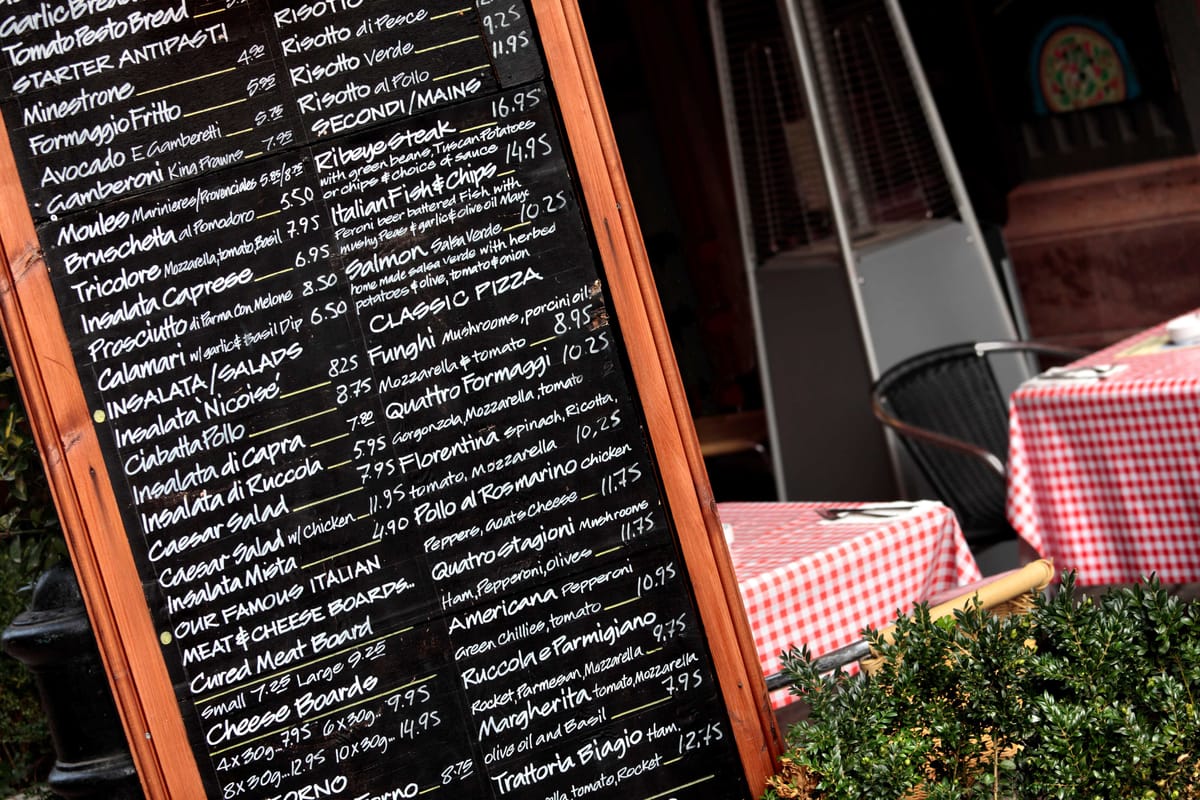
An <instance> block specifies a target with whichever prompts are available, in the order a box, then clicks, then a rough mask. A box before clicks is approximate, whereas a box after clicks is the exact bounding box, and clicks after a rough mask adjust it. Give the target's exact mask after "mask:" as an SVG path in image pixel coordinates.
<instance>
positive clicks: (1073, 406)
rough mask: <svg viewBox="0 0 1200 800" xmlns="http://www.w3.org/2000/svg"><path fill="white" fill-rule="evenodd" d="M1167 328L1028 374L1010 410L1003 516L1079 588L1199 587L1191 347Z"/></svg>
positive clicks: (1199, 390)
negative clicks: (1072, 375)
mask: <svg viewBox="0 0 1200 800" xmlns="http://www.w3.org/2000/svg"><path fill="white" fill-rule="evenodd" d="M1164 329H1165V325H1160V326H1158V327H1156V328H1152V329H1150V330H1148V331H1145V332H1143V333H1141V334H1138V335H1137V336H1134V337H1131V338H1130V339H1126V340H1125V341H1122V342H1118V343H1117V344H1115V345H1113V346H1111V347H1109V348H1106V349H1104V350H1101V351H1099V352H1097V353H1094V354H1092V355H1090V356H1088V357H1087V358H1084V359H1081V360H1080V361H1078V362H1076V364H1075V365H1072V366H1077V365H1078V366H1084V365H1096V364H1112V365H1116V366H1118V368H1119V371H1115V372H1113V373H1112V374H1111V375H1108V376H1106V377H1104V378H1103V379H1082V380H1081V379H1058V380H1047V379H1045V378H1034V379H1032V380H1030V381H1026V382H1025V383H1024V384H1022V385H1021V386H1020V387H1019V388H1018V389H1017V391H1016V392H1014V393H1013V396H1012V400H1011V404H1010V409H1009V412H1010V415H1009V420H1010V443H1009V458H1008V468H1009V486H1008V518H1009V521H1010V522H1011V523H1012V525H1013V527H1014V528H1015V529H1016V531H1017V533H1019V534H1020V536H1021V537H1022V538H1023V539H1024V540H1025V541H1026V542H1028V543H1029V544H1030V545H1031V546H1032V547H1033V548H1034V549H1035V550H1037V551H1038V553H1040V554H1041V555H1042V556H1044V557H1046V558H1050V559H1053V561H1054V566H1055V569H1056V570H1058V571H1062V570H1067V569H1070V570H1075V571H1076V573H1077V578H1076V580H1077V582H1078V583H1079V584H1081V585H1094V584H1105V583H1127V582H1132V581H1136V580H1139V579H1141V578H1143V577H1145V576H1146V575H1148V574H1149V573H1151V572H1155V573H1157V574H1158V577H1159V578H1160V579H1161V580H1162V581H1163V582H1165V583H1188V582H1194V581H1200V347H1194V346H1193V347H1178V346H1172V345H1170V344H1168V343H1167V342H1166V336H1165V333H1164Z"/></svg>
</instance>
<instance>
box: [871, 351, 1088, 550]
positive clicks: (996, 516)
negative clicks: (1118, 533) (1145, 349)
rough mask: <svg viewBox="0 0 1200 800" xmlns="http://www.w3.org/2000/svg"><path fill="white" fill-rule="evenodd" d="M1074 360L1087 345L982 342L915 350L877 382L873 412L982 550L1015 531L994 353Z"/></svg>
mask: <svg viewBox="0 0 1200 800" xmlns="http://www.w3.org/2000/svg"><path fill="white" fill-rule="evenodd" d="M1001 353H1010V354H1012V353H1015V354H1022V353H1023V354H1027V355H1029V356H1041V357H1046V358H1050V359H1053V360H1054V361H1056V362H1063V361H1070V360H1074V359H1076V358H1080V357H1082V356H1083V355H1085V354H1086V353H1085V351H1082V350H1076V349H1073V348H1068V347H1060V346H1057V345H1048V344H1040V343H1036V342H976V343H966V344H957V345H950V346H949V347H941V348H938V349H936V350H931V351H929V352H926V353H921V354H919V355H916V356H913V357H912V358H909V359H906V360H905V361H902V362H900V363H899V364H896V365H895V366H893V367H892V368H891V369H889V370H887V371H886V372H885V373H884V374H883V375H881V376H880V378H879V380H878V381H876V382H875V386H874V387H873V389H872V392H871V404H872V408H873V410H874V412H875V416H876V417H877V418H878V419H879V421H880V422H882V423H883V424H884V425H885V426H887V427H888V428H890V429H891V430H893V431H895V432H896V433H897V434H898V435H899V437H900V440H901V441H902V442H903V443H904V446H905V449H906V450H907V452H908V453H909V454H910V455H911V456H912V458H913V461H915V462H916V464H917V467H918V468H919V469H920V470H921V473H922V474H923V475H924V476H925V478H926V480H928V482H929V484H930V485H931V486H932V487H933V489H934V491H935V492H937V494H938V497H939V499H941V501H942V502H944V503H945V504H946V505H947V506H949V507H950V508H951V509H953V510H954V512H955V514H956V515H957V516H958V521H959V524H960V525H961V526H962V529H963V533H964V535H965V536H966V538H967V542H968V544H970V546H971V549H972V550H973V551H975V552H976V553H977V554H978V553H980V552H982V551H983V550H986V549H987V548H989V547H991V546H992V545H994V544H997V543H999V542H1002V541H1005V540H1008V539H1012V538H1014V537H1015V534H1014V533H1013V530H1012V528H1011V527H1010V526H1009V524H1008V521H1007V520H1006V518H1005V514H1004V501H1005V460H1006V458H1007V455H1008V397H1007V396H1005V394H1004V393H1003V392H1002V391H1001V389H1000V386H999V384H998V383H997V381H996V377H995V374H994V372H993V364H992V362H991V361H990V358H991V357H992V356H994V355H997V354H1001Z"/></svg>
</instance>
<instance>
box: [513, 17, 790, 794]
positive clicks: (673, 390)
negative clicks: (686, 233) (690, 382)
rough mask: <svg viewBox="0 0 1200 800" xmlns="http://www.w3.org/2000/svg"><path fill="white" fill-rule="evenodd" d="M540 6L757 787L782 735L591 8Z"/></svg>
mask: <svg viewBox="0 0 1200 800" xmlns="http://www.w3.org/2000/svg"><path fill="white" fill-rule="evenodd" d="M532 6H533V9H534V15H535V17H536V18H537V21H538V27H539V29H540V31H541V32H542V35H541V39H542V45H543V48H544V49H545V52H546V61H547V64H548V66H549V69H550V74H551V80H552V83H553V85H554V89H555V93H556V94H557V95H558V97H559V99H560V113H561V114H562V117H563V123H564V126H565V128H566V133H567V138H568V140H569V142H570V145H571V150H572V152H573V154H574V157H575V165H576V168H577V170H578V172H579V178H580V183H581V185H582V187H583V192H584V195H585V199H586V201H587V202H586V205H587V211H588V214H589V215H590V217H591V223H592V227H593V230H594V231H595V233H596V238H597V243H598V245H599V249H600V255H601V260H602V261H603V262H604V271H605V274H606V276H607V277H608V280H609V286H610V289H611V291H612V298H611V299H612V303H613V306H614V308H615V309H616V312H617V316H618V318H619V319H620V321H621V332H622V337H623V338H624V340H625V344H626V347H627V349H628V350H629V352H631V353H634V352H636V353H637V354H638V355H639V357H638V358H632V357H631V358H630V361H631V365H632V371H633V374H634V381H635V383H636V384H637V389H638V394H639V395H640V397H641V400H642V405H643V408H644V410H645V413H646V420H647V425H648V428H649V432H650V438H651V441H652V442H653V445H654V451H655V453H656V455H657V457H658V461H659V464H660V467H661V473H662V479H663V485H664V490H665V491H666V494H667V497H668V500H669V502H670V504H671V509H672V515H673V517H674V519H675V523H676V527H677V529H678V531H679V535H680V540H681V546H682V549H683V551H684V558H685V561H686V562H687V567H688V572H689V574H690V575H691V578H692V585H693V587H694V590H695V592H696V599H697V603H698V605H699V607H700V614H701V618H702V620H703V622H704V625H705V629H706V631H707V632H708V638H709V642H710V645H712V647H713V657H714V663H715V666H716V669H717V673H718V679H719V680H720V681H721V684H722V689H723V693H724V696H725V701H726V705H727V707H728V710H729V713H730V717H731V721H732V723H733V725H734V728H735V730H734V734H735V737H736V739H737V743H738V749H739V752H740V754H741V757H742V763H743V766H744V768H745V770H746V775H747V779H748V781H749V783H750V788H751V791H752V792H753V793H754V794H755V795H756V796H757V795H759V794H761V792H762V789H763V787H764V785H765V782H766V778H767V777H768V776H770V775H771V774H773V773H774V769H775V759H776V757H777V756H778V754H779V753H780V752H781V749H782V743H781V741H780V738H779V733H778V728H777V725H776V723H775V719H774V715H773V713H772V712H771V709H770V703H769V700H768V697H767V691H766V684H765V681H764V678H763V676H762V673H761V670H760V668H759V661H758V656H757V651H756V650H755V649H754V644H753V636H752V634H751V632H750V630H749V626H748V623H747V622H746V616H745V612H744V609H743V606H742V601H741V594H740V592H739V591H738V588H737V581H736V577H735V576H734V573H733V569H732V565H731V563H730V561H729V556H728V551H727V548H726V545H725V541H724V538H723V533H722V532H721V527H720V524H719V521H718V520H717V517H716V513H715V503H714V502H713V499H712V493H711V490H710V489H709V487H708V480H707V474H706V472H705V469H704V465H703V458H702V456H701V455H700V448H699V444H698V442H697V441H696V437H695V431H694V428H693V426H692V422H691V415H690V412H689V411H688V407H687V401H686V397H685V396H684V393H683V388H682V380H681V379H680V377H679V373H678V369H677V367H676V365H675V360H674V354H673V350H672V349H671V344H670V339H669V337H668V336H667V334H666V325H665V322H664V321H663V319H662V310H661V307H660V305H659V302H658V296H657V292H656V290H655V288H654V285H653V278H652V276H651V272H650V267H649V260H648V257H647V256H646V253H645V247H644V245H643V243H642V240H641V234H640V231H639V230H638V227H637V223H636V218H635V215H634V210H633V207H632V202H631V200H630V198H629V192H628V187H627V185H626V183H625V178H624V172H623V169H622V168H621V165H620V161H619V157H618V156H617V155H616V153H617V150H616V144H615V139H614V137H613V134H612V129H611V126H610V125H609V123H608V115H607V111H606V110H605V108H604V103H603V97H602V96H601V95H600V93H599V80H598V78H597V77H596V73H595V66H594V64H593V63H592V61H591V51H590V48H589V46H588V44H587V40H586V35H585V33H584V31H583V25H582V17H581V14H580V11H579V7H578V4H577V0H532ZM589 87H590V89H589ZM718 645H719V646H718Z"/></svg>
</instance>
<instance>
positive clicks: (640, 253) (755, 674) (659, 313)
mask: <svg viewBox="0 0 1200 800" xmlns="http://www.w3.org/2000/svg"><path fill="white" fill-rule="evenodd" d="M569 10H573V11H574V16H573V17H571V16H569V17H568V20H567V21H568V23H569V24H570V25H571V26H572V30H573V35H574V41H575V42H576V46H577V48H581V49H579V57H580V59H581V60H582V59H586V63H587V65H588V68H587V69H586V70H584V72H583V76H584V78H585V80H587V86H586V88H587V91H588V96H589V102H591V104H592V106H593V107H594V108H596V107H598V108H603V107H604V105H603V103H604V99H603V93H602V90H601V87H600V82H599V79H598V76H597V75H596V71H595V67H594V65H593V64H592V61H591V49H590V48H589V47H587V45H586V41H587V39H586V33H585V32H584V29H583V19H582V15H581V14H580V13H579V10H578V5H577V3H573V4H572V6H571V9H569ZM581 45H582V46H581ZM595 121H596V124H597V127H598V129H599V130H598V133H599V134H600V146H601V148H602V149H603V151H604V154H605V158H606V160H607V164H608V170H609V175H610V177H611V181H612V184H613V189H614V192H615V194H616V198H617V205H618V209H619V211H620V214H621V219H622V221H623V222H624V230H625V233H626V235H627V237H628V242H629V244H628V247H629V253H630V255H631V256H632V259H633V266H634V273H635V277H636V278H637V281H638V284H639V287H640V289H641V292H642V296H643V300H644V302H643V305H644V307H645V311H646V316H647V320H648V322H649V324H650V327H651V330H652V334H653V336H654V341H655V344H656V345H657V347H658V351H659V360H660V362H661V363H662V365H663V377H664V379H665V381H666V388H667V391H668V393H669V395H670V398H671V403H672V405H673V407H674V410H675V419H676V424H677V427H678V428H679V432H680V434H681V437H682V444H683V448H684V456H685V458H686V459H687V463H688V467H689V470H690V473H691V477H692V484H693V488H694V489H695V492H696V500H697V502H698V503H699V506H700V509H701V512H702V515H703V518H704V524H705V529H706V532H707V534H708V537H709V540H710V542H711V544H712V551H713V556H714V558H715V560H716V564H717V568H718V570H719V571H720V573H721V582H722V586H723V588H724V590H725V593H726V596H727V598H728V602H729V606H730V608H731V609H733V610H734V611H736V612H737V613H736V614H735V617H734V623H735V628H736V629H737V633H738V637H739V641H738V644H739V646H740V647H741V649H742V657H743V659H744V660H745V662H746V663H747V664H749V665H754V666H755V667H757V665H758V664H759V660H758V648H757V646H756V645H755V643H754V632H753V631H752V630H751V628H750V624H749V620H748V617H747V615H746V611H745V606H744V603H743V601H742V593H741V590H740V589H739V588H738V582H737V574H736V573H735V571H734V568H733V560H732V557H731V556H730V553H729V545H728V542H727V541H726V539H725V532H724V530H723V529H722V527H721V521H720V517H719V514H718V511H717V503H716V498H714V497H713V493H712V487H711V484H710V483H709V480H708V469H707V467H706V466H705V464H704V455H703V454H702V453H701V450H700V441H699V438H698V437H697V435H696V427H695V423H694V422H693V421H692V413H691V408H690V406H689V405H688V400H687V391H686V389H685V388H684V385H683V378H682V377H681V376H680V374H679V369H678V365H677V363H676V361H675V353H674V349H673V348H672V345H671V335H670V332H669V330H668V328H667V322H666V317H665V316H664V314H663V310H662V304H661V302H660V301H659V295H658V288H657V286H656V285H655V280H654V273H653V269H652V268H651V266H650V259H649V257H648V255H647V253H646V245H645V242H644V241H643V239H642V229H641V226H640V225H639V223H638V220H637V211H636V209H635V207H634V204H633V196H632V194H631V193H630V191H629V183H628V181H627V179H626V177H625V167H624V165H623V163H622V161H621V155H620V151H619V149H618V147H617V140H616V135H615V133H614V132H613V130H612V125H611V122H610V121H609V118H608V115H607V113H604V114H598V115H595ZM751 672H752V674H751V676H750V680H751V682H752V684H756V685H753V686H752V689H754V690H755V692H756V696H758V697H759V698H760V702H759V714H760V716H761V717H762V722H763V729H764V731H766V732H767V734H768V737H769V738H770V739H771V740H772V743H773V746H774V747H775V748H776V751H777V752H776V755H778V753H781V752H782V748H783V741H782V739H781V737H780V734H779V730H778V725H777V723H776V719H775V714H774V711H773V710H772V709H771V702H770V698H769V696H768V693H767V687H766V679H765V677H764V676H763V675H762V674H761V672H760V671H759V670H758V669H757V668H755V669H752V670H751Z"/></svg>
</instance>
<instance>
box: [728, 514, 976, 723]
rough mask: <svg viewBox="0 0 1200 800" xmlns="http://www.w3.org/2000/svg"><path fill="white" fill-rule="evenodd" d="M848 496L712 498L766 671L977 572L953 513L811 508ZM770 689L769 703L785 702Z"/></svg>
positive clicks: (856, 635) (851, 635)
mask: <svg viewBox="0 0 1200 800" xmlns="http://www.w3.org/2000/svg"><path fill="white" fill-rule="evenodd" d="M852 505H856V504H853V503H720V504H719V505H718V510H719V512H720V517H721V522H722V523H723V524H725V525H727V526H729V528H730V529H731V530H732V535H733V540H732V542H731V543H730V552H731V554H732V556H733V566H734V570H735V571H736V573H737V577H738V586H739V587H740V589H741V592H742V600H743V602H744V604H745V607H746V614H747V616H748V617H749V620H750V627H751V630H753V632H754V642H755V645H756V646H757V649H758V656H759V660H760V661H761V663H762V669H763V674H764V675H771V674H774V673H776V672H778V671H779V669H780V667H781V664H780V659H779V654H780V653H781V652H782V651H784V650H788V649H790V648H792V647H799V646H801V645H804V644H807V645H808V648H809V651H810V652H811V653H812V654H813V655H814V656H819V655H824V654H825V653H828V652H830V651H832V650H836V649H837V648H839V647H844V646H846V645H848V644H853V643H854V642H857V641H858V640H859V639H861V638H862V637H861V635H860V634H861V631H862V629H863V628H867V627H873V628H881V627H884V626H886V625H889V624H891V623H892V622H893V621H894V620H895V617H896V612H897V611H898V610H903V611H908V610H909V609H910V608H911V607H912V604H913V603H914V602H917V601H920V600H924V599H926V598H928V597H929V596H930V595H931V594H934V593H935V592H939V591H942V590H944V589H947V588H950V587H954V586H960V585H962V584H964V583H970V582H972V581H976V580H979V577H980V575H979V567H978V566H976V564H975V559H974V558H973V557H972V556H971V551H970V550H969V549H968V547H967V543H966V540H965V539H963V535H962V531H961V530H960V529H959V527H958V521H957V520H956V519H955V518H954V513H953V512H951V511H950V510H949V509H948V508H946V507H945V506H943V505H941V504H940V503H921V504H919V505H918V506H917V507H916V508H915V509H913V510H912V511H909V512H906V513H904V514H901V515H898V516H896V517H892V518H886V519H884V518H879V519H871V518H862V517H858V518H848V519H843V520H837V521H833V522H829V521H825V520H822V519H821V518H820V517H819V516H817V513H816V509H818V508H823V507H825V508H828V507H832V506H836V507H839V508H843V507H848V506H852ZM791 699H792V698H791V696H790V695H789V694H788V692H787V690H786V689H785V690H780V691H777V692H774V693H773V695H772V698H771V702H772V705H773V706H774V707H776V708H779V707H781V706H784V705H787V704H788V703H789V702H791Z"/></svg>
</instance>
